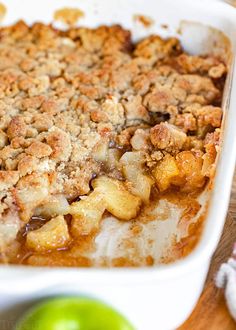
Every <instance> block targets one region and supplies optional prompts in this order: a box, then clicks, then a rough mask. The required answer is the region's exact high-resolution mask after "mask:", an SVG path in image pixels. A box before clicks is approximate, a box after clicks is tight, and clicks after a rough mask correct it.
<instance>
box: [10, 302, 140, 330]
mask: <svg viewBox="0 0 236 330" xmlns="http://www.w3.org/2000/svg"><path fill="white" fill-rule="evenodd" d="M16 329H17V330H134V327H133V326H132V325H131V324H130V323H129V322H128V321H127V320H126V319H125V318H124V317H123V316H122V315H121V314H119V313H118V312H117V311H115V310H114V309H112V308H111V307H109V306H107V305H105V304H104V303H101V302H99V301H97V300H93V299H89V298H82V297H80V298H78V297H60V298H51V299H49V300H47V301H46V302H42V303H39V304H38V305H36V306H35V307H33V308H32V309H30V310H29V311H28V312H27V313H26V315H25V316H23V318H22V319H21V320H20V321H19V322H18V324H17V325H16Z"/></svg>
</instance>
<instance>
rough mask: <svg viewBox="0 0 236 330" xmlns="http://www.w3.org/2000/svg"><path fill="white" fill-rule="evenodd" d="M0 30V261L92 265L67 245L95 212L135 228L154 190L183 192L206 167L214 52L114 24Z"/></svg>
mask: <svg viewBox="0 0 236 330" xmlns="http://www.w3.org/2000/svg"><path fill="white" fill-rule="evenodd" d="M0 40H1V43H0V118H1V119H0V195H1V199H0V238H1V239H0V249H1V254H0V260H1V262H4V263H24V264H32V265H66V266H81V265H82V266H90V265H93V260H92V259H91V258H89V257H86V256H85V255H83V254H82V253H78V251H77V250H76V251H77V253H74V254H73V251H75V247H76V246H83V247H84V249H85V250H86V249H87V250H89V249H91V245H92V244H94V238H95V237H96V235H98V233H99V231H100V228H101V226H102V221H103V218H104V216H105V215H109V214H110V215H112V216H114V217H115V218H116V219H118V220H119V221H122V222H132V224H133V229H132V230H133V231H134V233H136V234H137V233H138V234H140V233H139V231H140V227H139V222H142V221H143V220H142V215H143V214H144V211H145V210H146V211H148V210H150V208H151V205H153V203H154V204H155V201H158V200H159V199H160V197H161V196H163V195H168V194H169V196H171V194H172V195H173V194H174V195H176V196H183V199H187V198H192V200H195V199H196V198H197V196H198V195H199V193H200V192H202V191H203V189H204V187H205V186H206V184H208V183H209V182H210V180H211V179H212V178H213V176H214V170H215V159H216V155H217V151H218V149H219V147H218V146H219V138H220V126H221V119H222V109H221V101H222V93H223V86H224V81H225V77H226V71H227V70H226V65H225V63H224V62H223V61H222V60H221V59H220V58H217V57H214V56H193V55H189V54H187V53H185V52H184V51H183V49H182V48H181V44H180V42H179V41H178V39H176V38H169V39H166V40H164V39H162V38H161V37H159V36H158V35H151V36H149V37H147V38H145V39H143V40H141V41H139V42H137V43H133V42H132V40H131V35H130V32H129V31H127V30H125V29H123V28H122V27H121V26H118V25H114V26H100V27H98V28H96V29H89V28H82V27H80V28H70V29H68V30H66V31H60V30H57V29H54V28H53V27H52V26H50V25H44V24H41V23H36V24H34V25H33V26H31V27H30V26H27V25H26V24H25V23H24V22H23V21H19V22H18V23H16V24H15V25H13V26H9V27H4V28H1V29H0ZM196 203H197V202H196V200H195V204H196ZM195 204H194V203H192V202H191V205H195ZM198 206H199V205H198ZM198 206H196V207H195V209H194V210H195V211H194V212H195V214H196V213H197V211H198V209H199V208H198ZM188 207H189V206H188ZM150 221H151V220H150ZM135 228H136V229H135ZM93 248H94V247H93ZM129 264H131V265H135V262H132V260H131V261H130V262H129ZM146 264H147V265H151V264H152V257H151V256H147V258H146ZM104 265H106V262H104ZM114 265H118V266H120V265H126V263H125V262H124V261H122V260H116V261H115V262H114Z"/></svg>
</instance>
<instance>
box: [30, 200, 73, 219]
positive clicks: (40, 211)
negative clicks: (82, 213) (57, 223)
mask: <svg viewBox="0 0 236 330" xmlns="http://www.w3.org/2000/svg"><path fill="white" fill-rule="evenodd" d="M69 208H70V206H69V203H68V201H67V199H66V198H65V196H63V195H54V196H50V197H49V198H48V199H47V201H45V202H43V204H41V205H39V206H38V207H37V208H36V209H35V210H34V215H35V216H41V217H43V218H45V219H50V218H53V217H55V216H57V215H66V214H68V213H69Z"/></svg>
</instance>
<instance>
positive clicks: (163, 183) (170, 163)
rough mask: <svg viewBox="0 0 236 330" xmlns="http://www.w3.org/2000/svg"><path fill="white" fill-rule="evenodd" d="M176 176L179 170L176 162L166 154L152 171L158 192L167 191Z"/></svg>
mask: <svg viewBox="0 0 236 330" xmlns="http://www.w3.org/2000/svg"><path fill="white" fill-rule="evenodd" d="M177 175H179V169H178V166H177V163H176V160H175V159H174V157H172V156H171V155H169V154H166V155H165V157H164V158H163V159H162V160H161V161H159V163H158V164H157V166H156V167H155V169H154V170H153V176H154V178H155V180H156V184H157V186H158V188H159V190H160V191H164V190H166V189H168V188H169V186H170V185H171V181H172V179H173V178H175V177H176V176H177Z"/></svg>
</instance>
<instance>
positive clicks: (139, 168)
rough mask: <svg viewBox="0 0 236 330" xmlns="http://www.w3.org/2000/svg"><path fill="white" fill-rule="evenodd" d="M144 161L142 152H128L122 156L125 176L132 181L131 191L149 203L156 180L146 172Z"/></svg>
mask: <svg viewBox="0 0 236 330" xmlns="http://www.w3.org/2000/svg"><path fill="white" fill-rule="evenodd" d="M143 163H144V155H143V153H141V152H126V153H125V154H124V155H123V156H122V157H121V164H122V165H123V166H122V167H123V173H124V176H125V178H126V179H127V180H128V182H130V183H131V187H130V191H131V193H132V194H134V195H135V196H138V197H140V198H141V200H142V201H143V202H144V203H148V202H149V198H150V193H151V188H152V185H153V183H154V181H153V179H152V178H151V177H150V176H148V175H146V174H145V173H144V169H143Z"/></svg>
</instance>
